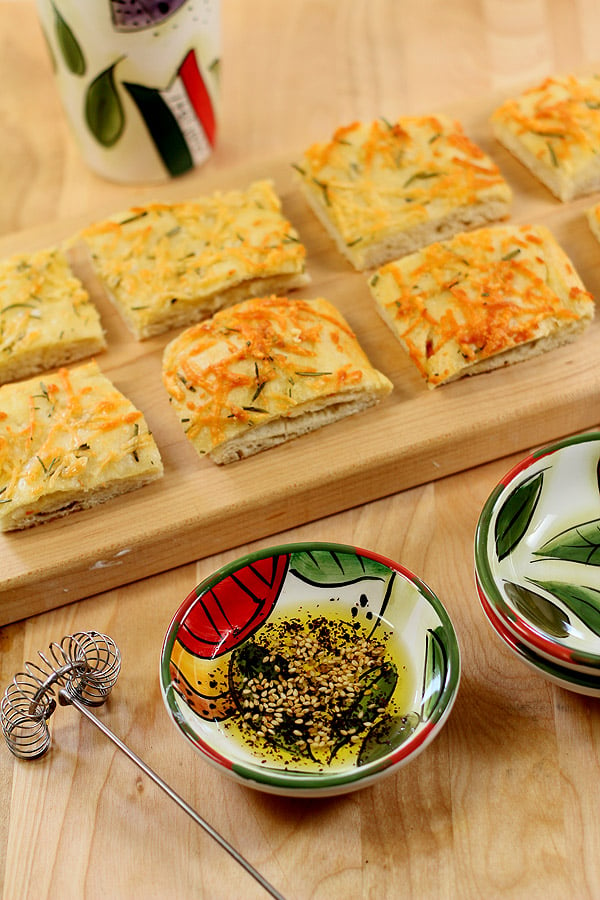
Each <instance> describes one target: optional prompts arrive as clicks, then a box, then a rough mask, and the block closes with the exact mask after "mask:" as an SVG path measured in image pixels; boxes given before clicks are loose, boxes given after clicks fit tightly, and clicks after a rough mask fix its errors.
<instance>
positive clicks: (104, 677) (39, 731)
mask: <svg viewBox="0 0 600 900" xmlns="http://www.w3.org/2000/svg"><path fill="white" fill-rule="evenodd" d="M38 658H39V661H38V662H35V663H32V662H26V663H25V667H24V671H23V672H17V674H16V675H15V677H14V678H13V680H12V682H11V683H10V684H9V686H8V687H7V689H6V691H5V692H4V696H3V697H2V701H0V724H1V726H2V731H3V734H4V737H5V739H6V743H7V744H8V747H9V749H10V750H11V752H12V753H14V755H15V756H18V757H20V758H21V759H37V758H38V757H40V756H43V755H44V754H45V753H46V751H47V750H48V749H49V747H50V729H49V728H48V719H49V718H50V716H51V715H52V713H53V712H54V710H55V709H56V698H55V689H59V690H61V689H62V690H63V691H64V692H65V694H66V696H65V695H63V696H62V697H60V695H59V702H62V703H63V705H64V704H65V703H67V702H68V700H69V699H70V700H71V702H72V701H73V700H78V701H79V702H80V703H82V704H84V705H85V706H88V707H93V706H101V705H102V704H103V703H104V701H105V700H106V698H107V697H108V695H109V694H110V692H111V690H112V688H113V686H114V684H115V682H116V680H117V678H118V677H119V672H120V670H121V654H120V652H119V648H118V647H117V645H116V644H115V642H114V641H113V640H112V638H110V637H108V636H107V635H105V634H100V633H99V632H97V631H81V632H78V633H76V634H69V635H66V636H65V637H63V639H62V640H61V641H60V643H57V642H53V643H52V644H50V646H49V648H48V653H47V655H44V654H43V653H42V652H41V651H38ZM67 698H68V699H67Z"/></svg>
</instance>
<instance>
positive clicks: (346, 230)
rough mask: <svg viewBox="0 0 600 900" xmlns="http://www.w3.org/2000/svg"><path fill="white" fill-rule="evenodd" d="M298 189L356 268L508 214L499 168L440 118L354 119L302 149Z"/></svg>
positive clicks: (507, 193) (450, 122) (508, 197)
mask: <svg viewBox="0 0 600 900" xmlns="http://www.w3.org/2000/svg"><path fill="white" fill-rule="evenodd" d="M296 169H297V171H298V174H299V177H300V183H301V186H302V189H303V191H304V193H305V195H306V197H307V200H308V202H309V204H310V206H311V207H312V209H313V210H314V212H315V213H316V214H317V216H318V217H319V219H320V220H321V222H322V223H323V225H324V226H325V227H326V228H327V229H328V231H329V232H330V234H331V236H332V237H333V238H334V240H335V241H336V243H337V246H338V248H339V250H340V251H341V252H342V253H343V254H344V255H345V256H346V257H347V258H348V259H349V260H350V262H351V263H352V265H353V266H354V267H355V268H356V269H360V270H362V269H366V268H370V267H373V266H378V265H381V264H382V263H383V262H385V261H387V260H390V259H396V258H397V257H398V256H401V255H404V254H405V253H410V252H413V251H414V250H416V249H418V248H420V247H422V246H425V245H426V244H428V243H430V242H431V241H434V240H439V239H440V238H443V237H450V236H451V235H453V234H456V233H457V232H458V231H464V230H466V229H467V228H474V227H477V226H479V225H483V224H485V223H486V222H490V221H497V220H499V219H504V218H506V217H507V215H508V213H509V206H510V202H511V199H512V195H511V191H510V188H509V187H508V185H507V184H506V182H505V181H504V179H503V178H502V175H501V174H500V171H499V170H498V167H497V166H496V165H495V164H494V163H493V162H492V160H491V159H490V158H489V157H488V156H486V155H485V154H484V153H483V151H482V150H481V149H480V148H479V147H477V146H476V145H475V144H474V143H473V142H472V141H471V140H470V139H469V138H468V137H467V136H466V135H465V133H464V131H463V129H462V127H461V125H460V123H458V122H455V121H453V120H452V119H450V118H448V117H447V116H442V115H440V116H421V117H417V116H414V117H409V116H406V117H403V118H400V119H399V120H398V121H397V122H395V123H393V124H390V123H387V122H385V121H384V120H382V119H379V120H377V121H375V122H372V123H369V124H367V123H362V122H354V123H352V124H351V125H348V126H346V127H343V128H339V129H337V131H336V132H335V133H334V135H333V137H332V139H331V140H330V141H327V142H325V143H319V144H314V145H313V146H311V147H309V148H308V149H307V150H306V152H305V153H304V155H303V157H302V158H301V159H300V160H299V162H298V164H297V165H296Z"/></svg>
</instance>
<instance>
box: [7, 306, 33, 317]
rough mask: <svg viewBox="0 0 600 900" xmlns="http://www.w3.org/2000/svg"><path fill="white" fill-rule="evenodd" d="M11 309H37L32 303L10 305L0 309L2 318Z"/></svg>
mask: <svg viewBox="0 0 600 900" xmlns="http://www.w3.org/2000/svg"><path fill="white" fill-rule="evenodd" d="M10 309H36V307H35V306H34V305H33V304H32V303H10V304H9V305H8V306H5V307H4V308H3V309H0V316H1V315H2V314H3V313H5V312H8V311H9V310H10Z"/></svg>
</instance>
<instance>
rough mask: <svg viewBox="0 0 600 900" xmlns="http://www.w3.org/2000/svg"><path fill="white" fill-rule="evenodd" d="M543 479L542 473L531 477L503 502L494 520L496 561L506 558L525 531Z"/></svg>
mask: <svg viewBox="0 0 600 900" xmlns="http://www.w3.org/2000/svg"><path fill="white" fill-rule="evenodd" d="M543 478H544V473H543V472H539V473H538V474H537V475H533V476H531V477H530V478H528V479H527V481H524V482H522V484H520V485H519V486H518V487H517V488H515V490H514V491H512V493H511V494H509V496H508V498H507V499H506V501H505V502H504V505H503V506H502V509H501V510H500V512H499V513H498V517H497V519H496V530H495V539H496V554H497V556H498V559H504V557H505V556H508V554H509V553H510V552H511V551H512V550H514V548H515V547H516V546H517V544H518V543H519V541H520V540H521V538H522V537H523V535H524V534H525V532H526V531H527V529H528V527H529V523H530V522H531V519H532V516H533V513H534V511H535V508H536V506H537V503H538V500H539V496H540V493H541V490H542V484H543Z"/></svg>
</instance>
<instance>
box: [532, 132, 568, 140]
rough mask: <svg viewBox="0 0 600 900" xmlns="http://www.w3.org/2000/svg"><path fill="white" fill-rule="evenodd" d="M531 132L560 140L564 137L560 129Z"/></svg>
mask: <svg viewBox="0 0 600 900" xmlns="http://www.w3.org/2000/svg"><path fill="white" fill-rule="evenodd" d="M533 133H534V134H537V135H539V137H546V138H557V139H560V140H562V139H563V138H564V137H565V135H564V134H563V133H562V131H534V132H533Z"/></svg>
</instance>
